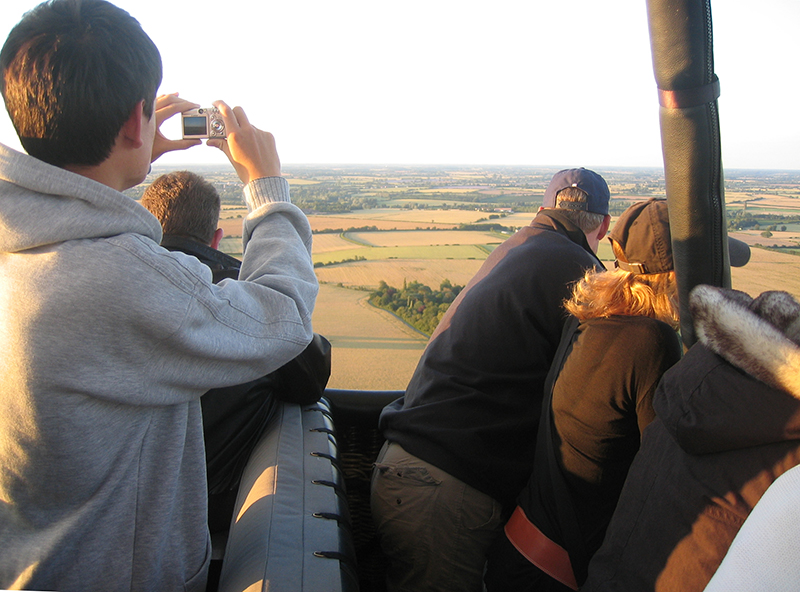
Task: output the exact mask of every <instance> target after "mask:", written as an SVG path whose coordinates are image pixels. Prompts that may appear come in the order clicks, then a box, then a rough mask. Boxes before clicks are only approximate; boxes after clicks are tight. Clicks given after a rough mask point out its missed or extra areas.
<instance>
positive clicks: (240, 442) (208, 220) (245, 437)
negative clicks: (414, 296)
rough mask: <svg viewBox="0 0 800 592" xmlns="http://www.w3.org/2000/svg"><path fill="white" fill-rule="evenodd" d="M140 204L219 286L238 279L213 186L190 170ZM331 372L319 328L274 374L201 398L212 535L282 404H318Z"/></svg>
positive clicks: (174, 247) (163, 181)
mask: <svg viewBox="0 0 800 592" xmlns="http://www.w3.org/2000/svg"><path fill="white" fill-rule="evenodd" d="M142 205H143V206H144V207H145V208H147V209H148V210H150V212H151V213H152V214H153V215H154V216H155V217H156V218H158V220H159V222H160V223H161V227H162V229H163V231H164V235H163V238H162V239H161V246H163V247H164V248H166V249H168V250H170V251H180V252H183V253H186V254H187V255H191V256H193V257H196V258H197V259H199V260H200V261H201V262H202V263H204V264H206V265H207V266H208V267H209V269H210V270H211V274H212V277H213V282H214V283H215V284H216V283H218V282H220V281H223V280H224V279H226V278H229V279H234V280H235V279H237V278H238V276H239V268H240V267H241V261H239V260H238V259H236V258H235V257H231V256H230V255H227V254H226V253H223V252H222V251H220V250H218V247H219V244H220V241H221V240H222V236H223V231H222V229H221V228H218V227H217V224H218V222H219V215H220V210H221V204H220V197H219V193H218V192H217V190H216V188H215V187H214V186H213V185H212V184H211V183H209V182H208V181H206V180H205V179H203V178H202V177H201V176H200V175H197V174H195V173H193V172H191V171H176V172H172V173H169V174H166V175H161V176H160V177H158V178H157V179H156V180H155V181H153V183H152V184H151V185H150V186H149V187H148V188H147V189H146V190H145V192H144V195H143V196H142ZM330 372H331V352H330V343H329V342H328V340H327V339H325V338H324V337H322V336H321V335H318V334H316V333H315V334H314V338H313V339H312V341H311V343H310V344H309V345H308V347H307V348H306V349H305V350H304V351H303V352H302V353H301V354H300V355H299V356H297V357H296V358H295V359H293V360H291V361H290V362H288V363H286V364H285V365H284V366H282V367H281V368H279V369H278V370H276V371H275V372H271V373H270V374H267V375H266V376H262V377H261V378H257V379H256V380H253V381H250V382H246V383H243V384H239V385H235V386H230V387H223V388H215V389H211V390H209V391H208V392H206V393H205V394H204V395H203V396H202V397H201V398H200V406H201V408H202V413H203V436H204V439H205V447H206V467H207V476H208V488H209V504H208V512H209V530H210V531H211V532H212V533H215V532H219V531H224V530H227V529H228V526H229V524H230V520H231V515H232V512H233V506H234V504H235V502H236V493H237V491H238V487H239V480H240V479H241V476H242V471H243V470H244V466H245V464H246V462H247V459H248V458H249V456H250V453H251V452H252V450H253V447H254V446H255V445H256V443H257V442H258V439H259V437H260V436H261V434H262V433H263V432H264V429H265V428H266V427H267V423H268V422H269V420H270V418H271V417H272V414H273V412H274V411H275V405H276V403H277V401H279V400H280V401H286V402H289V403H299V404H308V403H313V402H315V401H318V400H319V398H320V397H321V396H322V394H323V392H324V391H325V386H326V385H327V383H328V378H329V377H330Z"/></svg>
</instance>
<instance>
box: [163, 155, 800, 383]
mask: <svg viewBox="0 0 800 592" xmlns="http://www.w3.org/2000/svg"><path fill="white" fill-rule="evenodd" d="M554 171H555V169H534V168H531V167H528V168H525V167H517V168H516V169H515V168H512V167H497V168H496V169H493V170H488V169H486V170H485V169H481V168H480V167H462V168H457V167H451V168H449V169H447V168H440V169H437V170H429V169H414V168H413V167H405V168H402V169H397V170H395V169H391V167H372V168H365V169H364V170H359V171H350V170H347V169H344V168H337V169H335V170H334V169H323V168H320V167H297V168H296V169H289V173H288V175H287V176H288V177H289V181H290V184H291V188H292V195H293V201H295V203H298V205H300V206H301V207H303V208H304V209H305V210H306V211H307V212H308V219H309V222H310V224H311V228H312V230H313V231H314V243H313V253H312V256H313V260H314V263H315V267H316V273H317V277H318V278H319V281H320V283H321V287H320V293H319V298H318V300H317V305H316V309H315V312H314V325H315V330H316V331H317V332H319V333H322V334H323V335H325V336H326V337H328V339H330V340H331V342H332V344H333V373H332V376H331V381H330V386H331V387H334V388H357V389H404V388H405V386H406V384H407V383H408V380H409V379H410V377H411V374H412V373H413V370H414V368H415V366H416V363H417V360H418V359H419V356H420V355H421V353H422V350H423V349H424V346H425V343H426V342H427V338H426V337H425V336H424V335H422V334H420V333H419V332H417V331H416V330H414V329H413V328H411V327H409V326H408V325H407V324H406V323H404V322H403V321H401V320H400V319H398V318H397V317H395V316H393V315H391V314H390V313H388V312H386V311H383V310H379V309H376V308H374V307H372V306H371V305H369V304H368V303H367V298H368V296H369V292H370V291H371V290H374V289H376V288H377V287H378V285H379V284H380V282H381V281H383V282H386V283H387V284H389V285H392V286H395V287H402V286H403V285H404V284H405V283H410V282H413V281H416V282H420V283H422V284H425V285H428V286H430V287H431V288H433V289H434V290H435V289H438V287H439V285H440V284H441V282H442V281H443V280H445V279H446V280H449V281H450V282H451V283H452V284H454V285H465V284H466V283H467V282H468V281H469V279H470V278H471V277H472V276H473V275H474V274H475V273H476V271H477V270H478V268H479V267H480V265H481V263H482V262H483V260H484V259H485V258H486V257H487V256H488V254H489V253H491V251H492V250H493V249H494V248H495V247H496V246H497V245H498V244H500V243H501V242H502V241H503V240H505V239H506V238H507V237H508V236H509V235H510V233H511V232H513V231H514V230H516V229H517V228H519V227H522V226H524V225H527V224H528V223H529V222H530V221H531V219H532V218H533V217H534V216H535V211H536V209H537V207H538V205H540V204H541V197H542V194H543V191H544V188H545V186H546V184H547V182H548V181H549V178H550V176H551V175H552V173H553V172H554ZM598 171H599V172H600V173H601V174H603V175H604V176H605V178H606V179H607V180H608V181H609V185H610V188H611V192H612V196H613V199H612V209H613V211H614V212H615V213H616V214H618V213H620V212H621V211H622V210H624V208H625V207H627V206H628V205H629V204H630V203H631V202H633V201H638V200H640V199H645V198H648V197H652V196H663V195H664V187H663V177H662V176H661V173H660V172H659V171H657V170H653V171H637V170H614V171H604V170H599V169H598ZM157 172H158V171H154V173H157ZM220 176H221V177H222V175H220ZM226 182H229V180H228V181H226ZM726 184H727V185H728V188H727V190H726V203H727V204H728V216H729V219H730V220H732V221H733V222H736V224H737V225H738V224H739V221H741V226H742V227H741V228H738V227H733V226H732V227H731V228H730V229H729V232H730V234H731V235H732V236H735V237H737V238H740V239H741V240H744V241H745V242H748V243H749V244H750V245H751V246H752V247H753V248H752V257H751V261H750V263H749V264H748V265H747V266H746V267H744V268H738V269H737V268H734V269H733V270H732V272H731V275H732V281H733V287H734V288H737V289H740V290H743V291H745V292H748V293H749V294H751V295H757V294H759V293H761V292H762V291H764V290H767V289H782V290H786V291H788V292H790V293H791V294H793V295H795V296H796V297H800V258H799V257H798V256H797V255H796V254H792V252H793V247H797V251H800V173H794V172H775V173H774V174H767V173H758V174H756V173H753V172H742V173H741V174H738V175H737V174H735V173H732V172H730V171H726ZM334 196H335V197H334ZM238 199H240V198H239V197H236V199H233V200H231V201H230V202H226V203H225V204H224V206H223V212H222V215H221V219H220V226H221V227H222V228H223V230H224V231H225V235H226V237H227V238H226V239H224V241H223V245H222V248H223V250H225V251H226V252H229V253H230V254H233V255H235V256H240V255H241V234H242V220H243V216H244V215H245V214H246V210H245V208H244V207H243V206H242V205H241V202H240V201H237V200H238ZM314 200H316V201H314ZM325 210H329V211H325ZM337 210H342V211H337ZM490 225H491V226H490ZM476 227H477V229H476ZM768 249H771V250H768ZM599 256H600V258H601V259H602V260H604V261H606V262H607V263H606V264H607V265H610V261H611V260H612V255H611V250H610V248H609V246H608V245H607V244H602V245H601V249H600V252H599Z"/></svg>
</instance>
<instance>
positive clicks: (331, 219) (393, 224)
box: [308, 214, 458, 232]
mask: <svg viewBox="0 0 800 592" xmlns="http://www.w3.org/2000/svg"><path fill="white" fill-rule="evenodd" d="M308 222H309V223H310V224H311V230H314V231H317V232H318V231H320V230H328V229H335V228H340V229H342V230H346V229H348V228H360V227H362V226H374V227H376V228H377V229H378V230H415V229H417V228H419V227H420V226H424V227H426V228H427V227H428V226H432V227H434V228H447V229H449V228H453V227H454V226H458V225H457V224H453V223H441V224H430V223H429V224H424V225H422V224H420V223H419V222H403V221H399V220H391V219H390V220H385V219H378V218H354V217H352V216H351V215H350V214H348V215H342V216H337V215H333V214H313V215H311V216H308Z"/></svg>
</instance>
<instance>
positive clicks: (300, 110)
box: [0, 0, 800, 170]
mask: <svg viewBox="0 0 800 592" xmlns="http://www.w3.org/2000/svg"><path fill="white" fill-rule="evenodd" d="M13 4H14V6H13V8H12V7H9V6H6V7H5V8H4V9H3V11H1V12H0V35H2V38H3V39H5V37H6V35H7V34H8V31H10V29H11V28H12V27H13V26H14V25H15V24H16V22H17V21H18V20H19V19H20V18H21V16H22V14H23V13H24V12H25V11H26V10H29V9H30V8H32V7H33V6H35V4H36V2H26V0H21V1H19V2H15V3H13ZM115 4H117V5H118V6H120V7H122V8H124V9H125V10H127V11H129V12H130V13H131V14H132V15H133V16H134V17H135V18H137V19H138V20H139V22H140V23H141V24H142V27H143V28H144V30H145V31H146V32H147V33H148V34H149V35H150V37H151V38H152V39H153V40H154V41H155V43H156V45H157V46H158V47H159V49H160V51H161V54H162V60H163V62H164V80H163V83H162V86H161V89H160V92H162V93H168V92H179V93H180V95H181V96H183V97H185V98H187V99H189V100H192V101H194V102H197V103H201V104H203V105H208V104H210V103H211V101H213V100H216V99H223V100H225V101H226V102H228V103H229V104H230V105H241V106H242V107H243V108H244V110H245V112H246V113H247V115H248V118H249V119H250V121H251V122H252V123H253V124H254V125H256V126H257V127H259V128H261V129H265V130H269V131H271V132H272V133H273V134H274V135H275V137H276V140H277V144H278V150H279V153H280V156H281V161H282V162H283V163H284V164H479V165H481V164H482V165H540V166H587V167H595V168H602V167H634V166H636V167H639V166H645V167H650V166H653V167H661V166H662V162H663V161H662V156H661V143H660V139H659V123H658V98H657V92H656V85H655V81H654V78H653V70H652V61H651V54H650V43H649V38H648V27H647V14H646V2H645V0H612V1H610V2H600V1H598V0H557V1H547V2H545V1H543V0H485V1H483V2H476V1H474V0H404V1H403V2H388V1H386V0H339V1H336V2H332V1H331V0H283V1H281V2H277V1H275V0H258V1H254V0H227V1H225V2H207V1H205V0H196V1H193V2H175V1H172V0H160V1H159V2H156V1H154V0H117V1H116V2H115ZM712 13H713V22H714V42H715V49H714V52H715V69H716V73H717V75H718V76H719V78H720V84H721V89H722V94H721V97H720V99H719V110H720V120H721V128H722V131H721V136H722V157H723V165H724V166H725V167H726V168H737V169H739V168H752V169H794V170H800V117H798V115H797V109H796V108H795V106H794V103H795V102H797V100H798V99H797V98H798V97H800V76H797V75H796V71H797V69H798V64H797V59H798V58H800V36H798V35H797V34H796V29H797V27H798V25H800V2H798V1H797V0H760V1H759V2H753V1H752V0H712ZM178 120H179V117H176V118H173V119H172V120H169V121H168V122H166V123H165V124H164V126H163V127H162V129H163V131H164V132H165V134H166V135H167V136H169V137H177V136H178V135H179V133H180V132H179V126H178ZM0 142H2V143H4V144H7V145H9V146H12V147H14V148H17V149H19V143H18V142H17V139H16V135H15V134H14V130H13V127H12V126H11V124H10V122H9V121H8V117H7V115H6V114H5V111H3V112H2V113H0ZM225 162H226V160H225V158H224V156H223V155H222V154H221V153H220V152H219V151H218V150H216V149H213V148H210V147H207V146H199V147H195V148H192V149H191V150H189V151H186V152H180V153H172V154H168V155H165V156H163V157H162V158H161V159H160V160H159V161H158V164H160V165H176V166H177V165H179V164H206V163H225Z"/></svg>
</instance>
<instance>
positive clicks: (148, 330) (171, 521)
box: [0, 145, 317, 591]
mask: <svg viewBox="0 0 800 592" xmlns="http://www.w3.org/2000/svg"><path fill="white" fill-rule="evenodd" d="M245 198H246V201H247V205H248V208H249V209H250V214H249V215H248V217H247V218H246V220H245V222H244V232H243V236H244V260H243V263H242V268H241V274H240V278H241V279H242V280H243V281H233V280H224V281H223V282H221V283H220V284H219V285H214V284H213V283H212V281H211V272H210V270H209V269H208V268H207V267H206V266H205V265H203V264H202V263H200V262H199V261H197V260H196V259H195V258H193V257H190V256H187V255H183V254H182V253H173V252H169V251H167V250H165V249H163V248H161V247H160V246H159V244H158V243H159V241H160V239H161V227H160V225H159V223H158V220H157V219H156V218H155V217H154V216H152V215H151V214H150V213H149V212H148V211H147V210H146V209H145V208H143V207H142V206H140V205H139V204H138V203H136V202H135V201H134V200H132V199H130V198H129V197H126V196H125V195H123V194H121V193H119V192H117V191H114V190H112V189H110V188H109V187H107V186H105V185H102V184H100V183H97V182H94V181H92V180H90V179H87V178H85V177H82V176H79V175H75V174H72V173H70V172H68V171H65V170H62V169H59V168H56V167H52V166H49V165H47V164H45V163H43V162H41V161H39V160H37V159H35V158H32V157H30V156H27V155H24V154H21V153H18V152H15V151H13V150H11V149H9V148H7V147H5V146H2V145H0V306H2V313H0V339H2V345H3V351H2V355H1V356H0V406H2V412H1V413H0V588H27V589H39V590H54V589H55V590H62V591H68V590H82V591H91V590H103V591H106V590H159V591H171V590H183V589H186V590H202V589H204V587H205V582H206V576H207V571H208V562H209V559H210V543H209V536H208V529H207V525H206V476H205V459H204V451H203V435H202V427H201V418H200V403H199V399H200V396H201V395H202V394H203V393H204V392H205V391H207V390H208V389H209V388H213V387H222V386H229V385H234V384H239V383H242V382H246V381H248V380H252V379H254V378H257V377H259V376H263V375H264V374H267V373H269V372H272V371H273V370H275V369H277V368H278V367H280V366H281V365H283V364H284V363H285V362H287V361H288V360H290V359H292V358H293V357H295V356H296V355H297V354H299V353H300V352H301V351H302V350H303V349H304V348H305V346H306V345H307V344H308V343H309V341H310V339H311V336H312V328H311V313H312V310H313V306H314V300H315V298H316V294H317V281H316V278H315V275H314V270H313V267H312V264H311V257H310V251H311V230H310V227H309V225H308V220H307V219H306V218H305V216H304V215H303V213H302V212H301V211H300V210H299V209H298V208H297V207H296V206H294V205H292V204H291V203H289V195H288V184H287V183H286V181H285V180H284V179H282V178H279V177H270V178H265V179H259V180H256V181H254V182H252V183H250V184H249V185H248V186H247V187H246V188H245Z"/></svg>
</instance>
